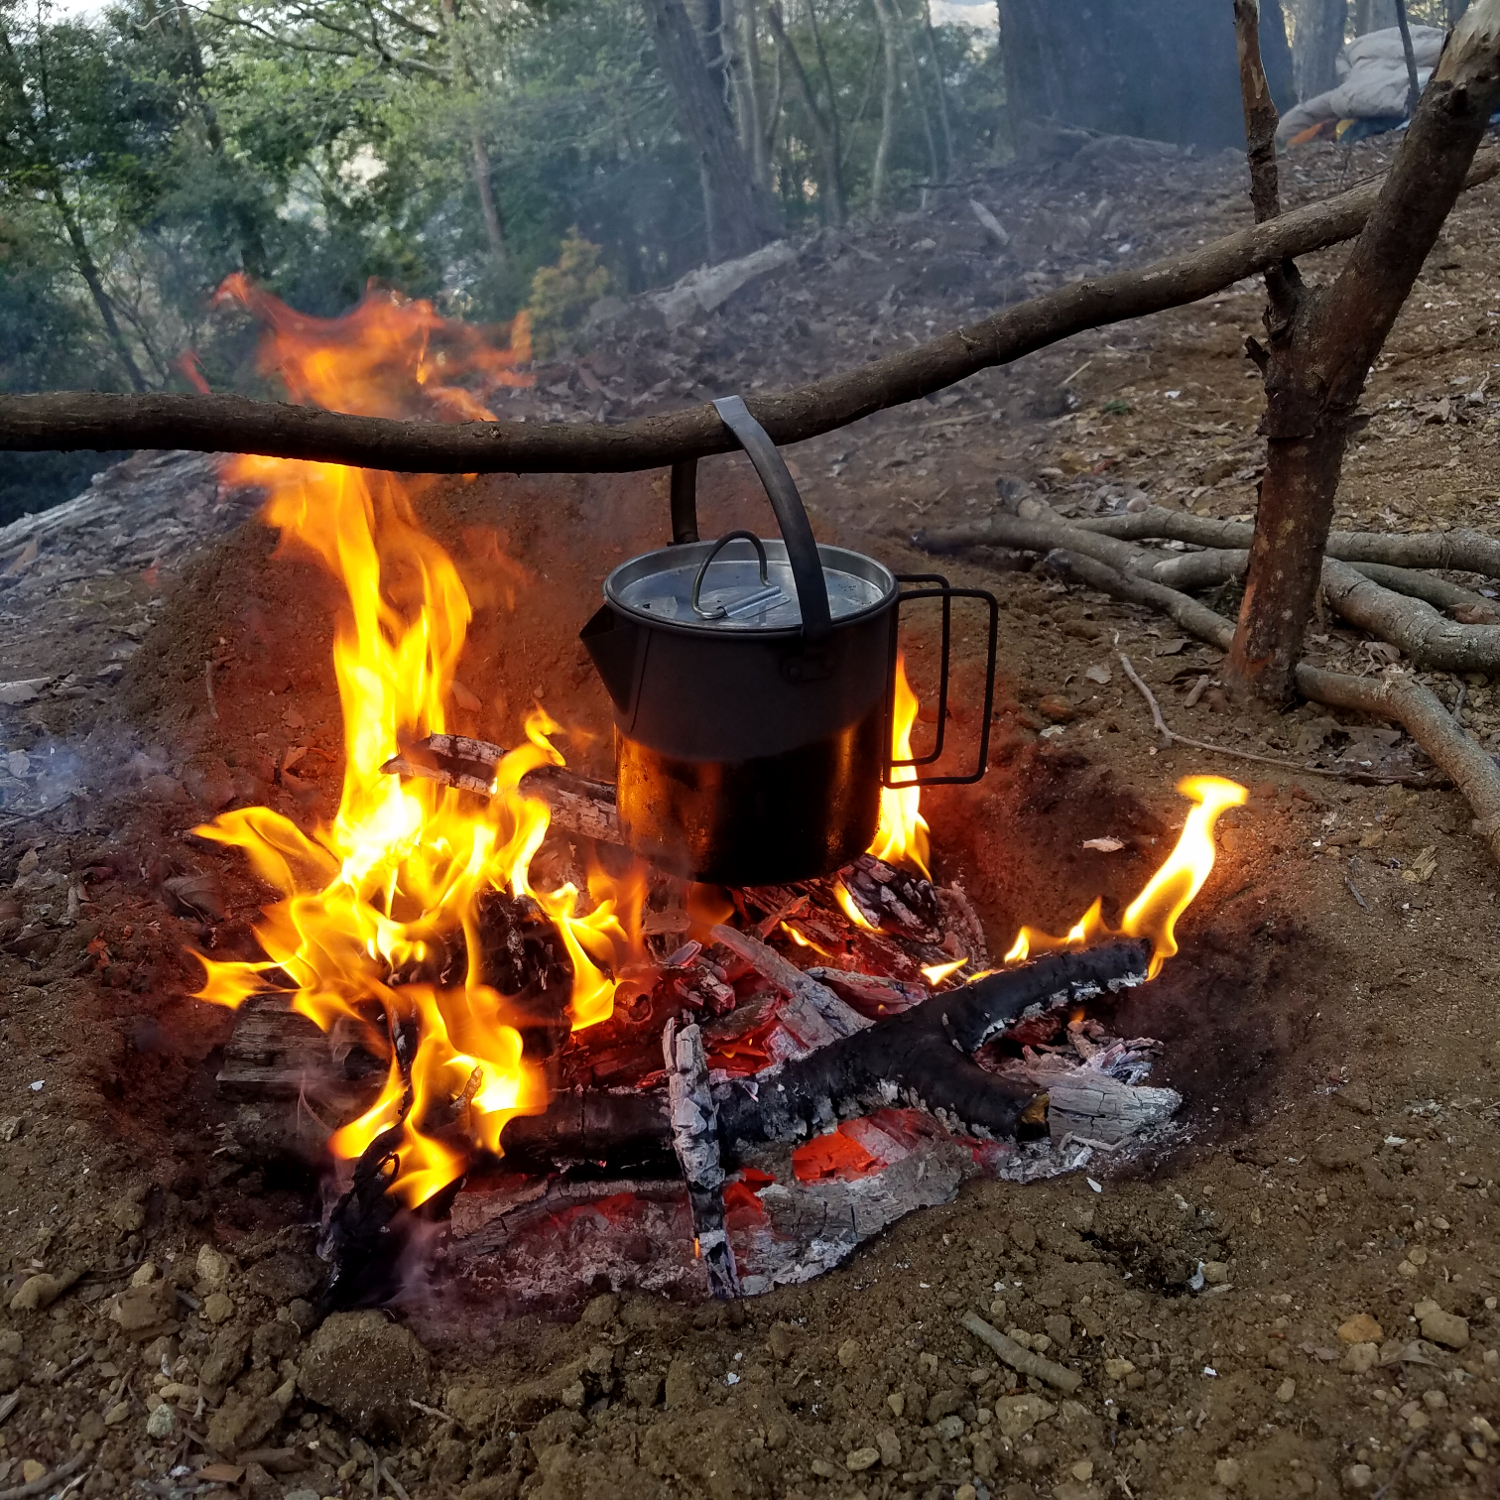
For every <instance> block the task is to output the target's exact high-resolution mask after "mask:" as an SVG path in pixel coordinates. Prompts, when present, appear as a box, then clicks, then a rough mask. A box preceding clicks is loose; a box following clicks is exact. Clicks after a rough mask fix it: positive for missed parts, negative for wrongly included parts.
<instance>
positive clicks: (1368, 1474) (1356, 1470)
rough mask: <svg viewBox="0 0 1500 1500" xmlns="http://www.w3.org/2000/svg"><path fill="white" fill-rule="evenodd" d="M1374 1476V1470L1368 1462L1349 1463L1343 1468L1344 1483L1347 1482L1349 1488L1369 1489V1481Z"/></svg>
mask: <svg viewBox="0 0 1500 1500" xmlns="http://www.w3.org/2000/svg"><path fill="white" fill-rule="evenodd" d="M1374 1478H1375V1472H1374V1470H1373V1469H1371V1468H1370V1466H1369V1464H1350V1465H1349V1467H1348V1468H1347V1469H1345V1470H1344V1483H1345V1484H1347V1485H1348V1486H1349V1488H1350V1489H1351V1490H1367V1489H1369V1488H1370V1481H1371V1480H1373V1479H1374Z"/></svg>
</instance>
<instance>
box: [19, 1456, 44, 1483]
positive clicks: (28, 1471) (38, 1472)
mask: <svg viewBox="0 0 1500 1500" xmlns="http://www.w3.org/2000/svg"><path fill="white" fill-rule="evenodd" d="M46 1472H47V1466H46V1464H41V1463H38V1462H37V1461H36V1459H34V1458H28V1459H27V1460H26V1462H25V1463H23V1464H22V1465H21V1478H22V1479H24V1480H25V1481H26V1483H27V1484H35V1483H36V1482H37V1480H38V1479H40V1478H41V1477H42V1476H43V1475H44V1474H45V1473H46Z"/></svg>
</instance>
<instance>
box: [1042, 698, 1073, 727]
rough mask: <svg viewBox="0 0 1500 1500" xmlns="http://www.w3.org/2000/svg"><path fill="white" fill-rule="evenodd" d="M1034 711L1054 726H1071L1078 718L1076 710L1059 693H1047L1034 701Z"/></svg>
mask: <svg viewBox="0 0 1500 1500" xmlns="http://www.w3.org/2000/svg"><path fill="white" fill-rule="evenodd" d="M1036 711H1037V712H1038V713H1039V714H1041V716H1042V717H1043V718H1044V719H1050V720H1051V721H1052V722H1053V723H1054V724H1071V723H1072V722H1073V720H1074V719H1076V718H1077V717H1078V709H1077V707H1076V706H1075V705H1074V704H1073V702H1072V701H1071V700H1070V699H1067V698H1064V697H1063V695H1062V694H1061V693H1048V694H1047V695H1046V696H1045V697H1044V698H1038V699H1037V701H1036Z"/></svg>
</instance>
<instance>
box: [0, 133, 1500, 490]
mask: <svg viewBox="0 0 1500 1500" xmlns="http://www.w3.org/2000/svg"><path fill="white" fill-rule="evenodd" d="M1497 172H1500V153H1496V152H1490V153H1487V154H1486V155H1485V156H1484V157H1483V158H1482V159H1481V160H1479V161H1476V162H1475V164H1474V167H1473V169H1472V170H1471V171H1470V173H1469V175H1468V178H1467V183H1468V185H1469V186H1475V185H1477V184H1478V183H1481V182H1487V181H1489V180H1490V178H1492V177H1493V176H1495V175H1496V173H1497ZM1380 192H1381V183H1380V182H1378V181H1377V182H1371V183H1366V184H1363V185H1361V186H1359V187H1356V188H1351V189H1350V190H1349V191H1348V192H1346V193H1340V194H1339V195H1338V196H1337V197H1334V198H1330V199H1327V200H1326V201H1324V202H1322V203H1313V204H1309V205H1307V206H1306V207H1305V208H1299V209H1296V210H1294V211H1292V212H1291V213H1285V214H1282V215H1281V217H1280V218H1278V219H1275V220H1272V221H1271V222H1270V223H1268V224H1258V225H1255V226H1253V227H1252V228H1249V229H1242V230H1239V231H1237V232H1236V233H1234V234H1231V235H1226V236H1225V237H1224V238H1222V239H1218V240H1214V241H1213V242H1211V243H1210V244H1208V245H1205V246H1202V247H1201V248H1199V249H1196V250H1193V251H1190V252H1189V253H1187V254H1185V255H1180V256H1174V257H1172V258H1171V259H1168V260H1164V261H1158V262H1156V263H1155V264H1154V265H1150V266H1146V267H1143V268H1141V269H1139V270H1131V271H1119V272H1116V273H1115V274H1113V275H1111V276H1102V277H1098V278H1092V279H1088V280H1084V281H1077V282H1072V283H1070V284H1069V285H1068V286H1065V287H1060V288H1059V289H1058V290H1057V291H1055V292H1049V293H1048V294H1047V295H1045V296H1043V297H1036V298H1033V299H1032V300H1030V301H1028V302H1021V303H1018V304H1016V305H1015V306H1014V307H1009V308H1006V309H1005V310H1004V311H1002V312H999V313H995V314H994V315H993V316H991V317H988V318H985V319H983V320H982V321H980V322H978V323H975V324H972V325H970V326H969V327H967V328H963V329H959V330H957V331H955V332H953V333H948V334H943V335H941V336H940V337H938V338H935V339H931V340H929V341H928V342H927V343H925V344H922V345H919V346H918V347H917V348H915V349H910V350H907V351H906V352H904V353H900V354H893V355H889V356H887V357H886V358H885V359H879V360H873V361H871V362H870V363H869V364H866V365H861V366H860V367H858V368H857V369H853V370H845V371H842V372H840V373H838V374H836V375H830V376H828V377H827V378H826V379H824V380H820V381H816V382H814V383H813V384H811V385H806V386H802V387H799V388H798V389H796V390H792V391H784V392H781V393H779V394H772V395H754V396H751V397H750V398H749V399H748V400H747V401H746V405H747V406H748V407H749V408H750V412H751V415H752V416H754V417H755V419H756V420H757V421H758V422H759V423H760V424H761V425H762V426H763V427H764V428H765V429H766V431H767V432H768V433H769V434H770V435H771V438H772V439H773V441H775V442H776V443H778V444H782V445H785V444H788V443H798V442H802V441H804V440H806V439H807V438H812V437H816V436H817V435H818V434H819V433H823V432H831V431H832V430H833V429H835V428H838V427H844V426H847V425H848V424H849V423H850V422H855V421H858V420H859V419H860V418H861V417H867V416H869V415H870V414H871V413H872V412H876V411H882V410H884V409H885V408H887V407H891V406H899V405H901V404H902V403H903V402H906V401H914V400H916V399H917V398H918V397H921V396H927V395H930V394H932V393H933V392H934V391H938V390H941V389H943V388H944V387H945V386H949V385H953V384H954V383H956V382H957V381H960V380H964V379H966V378H967V377H968V376H970V375H973V374H975V373H976V372H978V371H980V370H985V369H989V368H991V367H992V366H995V365H1004V364H1010V363H1011V362H1012V361H1014V360H1017V359H1020V358H1022V357H1023V356H1024V355H1027V354H1031V353H1034V352H1035V351H1036V350H1038V349H1044V348H1046V347H1047V346H1048V345H1050V344H1055V343H1057V342H1058V341H1059V340H1060V339H1065V338H1068V337H1071V336H1072V335H1073V334H1075V333H1080V332H1082V331H1083V330H1084V329H1086V328H1100V327H1104V326H1106V325H1108V324H1111V323H1120V322H1124V321H1126V320H1127V319H1130V318H1140V317H1145V316H1146V315H1147V314H1149V313H1155V312H1161V311H1163V310H1164V309H1166V308H1169V307H1180V306H1182V305H1183V304H1184V303H1188V302H1196V301H1197V300H1198V299H1199V298H1201V297H1208V296H1211V295H1212V294H1213V293H1215V292H1217V291H1221V290H1222V289H1223V288H1224V287H1226V286H1231V285H1233V284H1234V283H1235V282H1236V281H1240V280H1242V279H1243V278H1244V277H1246V276H1253V275H1255V274H1256V273H1257V272H1259V271H1263V270H1265V268H1266V267H1267V266H1271V265H1275V264H1276V263H1277V262H1279V261H1282V260H1285V259H1287V258H1288V257H1291V256H1296V255H1306V254H1310V253H1311V252H1312V251H1315V250H1321V249H1325V248H1327V247H1328V246H1329V245H1334V244H1338V243H1339V242H1340V241H1341V240H1347V239H1350V238H1352V237H1353V236H1354V235H1356V234H1358V233H1359V232H1360V230H1361V228H1362V227H1363V225H1364V224H1365V221H1366V219H1367V218H1368V217H1369V215H1370V213H1371V211H1372V210H1373V209H1374V207H1375V204H1376V201H1377V198H1378V196H1379V194H1380ZM734 447H736V443H735V441H734V439H733V438H732V437H731V436H730V435H729V433H728V432H727V431H726V429H725V427H724V424H723V422H722V421H720V419H719V416H718V413H717V412H716V411H715V410H714V409H713V407H712V406H710V405H703V406H695V407H691V408H689V409H688V410H686V411H681V412H672V413H669V414H667V415H664V416H657V417H643V418H640V419H638V420H636V421H633V422H623V423H621V424H619V425H618V426H605V425H603V424H587V425H582V424H576V423H565V422H505V421H500V422H466V423H454V424H437V423H431V422H410V421H399V422H398V421H392V420H388V419H386V418H381V417H358V416H350V415H348V414H345V413H341V412H325V411H317V410H315V409H313V408H311V407H305V406H289V405H286V404H283V403H279V402H273V401H255V400H251V399H249V398H248V397H244V396H230V395H214V396H184V395H174V394H165V393H153V394H149V395H139V396H126V395H118V394H114V393H111V392H102V391H57V392H49V393H47V394H43V395H14V396H0V452H6V451H9V452H25V451H28V450H34V449H57V450H63V451H69V452H73V451H77V450H79V449H92V450H99V451H107V450H113V449H117V448H179V449H183V448H185V449H196V450H198V451H200V452H207V453H218V452H229V453H262V454H268V455H270V456H272V457H276V458H295V459H305V460H309V461H312V462H320V463H342V464H352V465H356V466H359V467H362V468H367V469H390V470H396V471H405V472H413V473H424V474H467V473H517V474H521V473H526V474H536V473H554V474H572V473H623V472H627V471H631V470H636V469H654V468H662V467H665V466H667V465H670V464H674V463H677V462H679V461H680V460H683V459H690V458H701V457H705V456H707V455H709V454H712V453H727V452H729V451H730V450H732V449H733V448H734Z"/></svg>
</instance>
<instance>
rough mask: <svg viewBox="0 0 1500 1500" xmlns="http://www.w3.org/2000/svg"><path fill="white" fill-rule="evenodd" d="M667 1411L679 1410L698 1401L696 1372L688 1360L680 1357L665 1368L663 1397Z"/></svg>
mask: <svg viewBox="0 0 1500 1500" xmlns="http://www.w3.org/2000/svg"><path fill="white" fill-rule="evenodd" d="M663 1399H664V1401H665V1402H666V1405H667V1409H668V1410H669V1411H671V1410H681V1409H682V1408H684V1407H689V1406H693V1405H696V1403H697V1400H698V1372H697V1371H696V1370H695V1369H694V1368H693V1362H692V1361H691V1360H690V1359H683V1358H681V1357H680V1356H679V1357H678V1358H677V1359H674V1360H673V1361H672V1363H671V1364H669V1365H668V1366H667V1379H666V1388H665V1395H664V1397H663Z"/></svg>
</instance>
